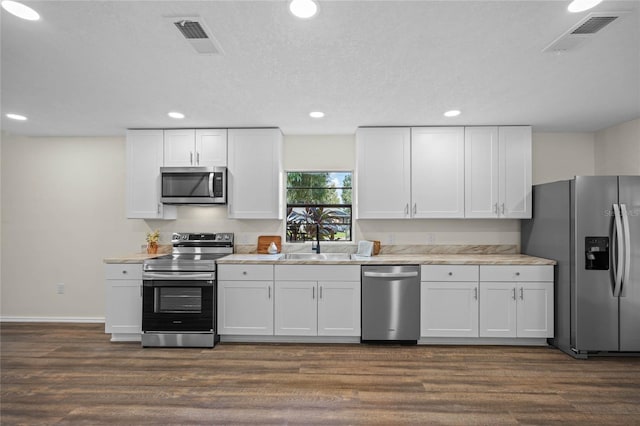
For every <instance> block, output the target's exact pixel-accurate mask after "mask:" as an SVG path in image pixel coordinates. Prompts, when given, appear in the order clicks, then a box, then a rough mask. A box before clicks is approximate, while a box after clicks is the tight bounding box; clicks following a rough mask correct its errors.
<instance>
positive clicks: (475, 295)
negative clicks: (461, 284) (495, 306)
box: [473, 287, 478, 300]
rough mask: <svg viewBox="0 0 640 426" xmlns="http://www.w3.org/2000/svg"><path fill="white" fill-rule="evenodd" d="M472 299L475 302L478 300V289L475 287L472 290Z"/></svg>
mask: <svg viewBox="0 0 640 426" xmlns="http://www.w3.org/2000/svg"><path fill="white" fill-rule="evenodd" d="M473 298H474V299H475V300H478V287H475V288H474V289H473Z"/></svg>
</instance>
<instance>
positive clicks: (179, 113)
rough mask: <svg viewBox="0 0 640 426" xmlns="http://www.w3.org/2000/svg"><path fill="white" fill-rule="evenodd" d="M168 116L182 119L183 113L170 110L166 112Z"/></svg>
mask: <svg viewBox="0 0 640 426" xmlns="http://www.w3.org/2000/svg"><path fill="white" fill-rule="evenodd" d="M167 115H168V116H169V117H171V118H175V119H178V120H180V119H182V118H184V114H183V113H181V112H177V111H171V112H170V113H169V114H167Z"/></svg>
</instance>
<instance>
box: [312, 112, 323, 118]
mask: <svg viewBox="0 0 640 426" xmlns="http://www.w3.org/2000/svg"><path fill="white" fill-rule="evenodd" d="M309 117H312V118H322V117H324V112H321V111H313V112H310V113H309Z"/></svg>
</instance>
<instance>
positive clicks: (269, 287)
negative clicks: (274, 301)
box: [267, 286, 271, 299]
mask: <svg viewBox="0 0 640 426" xmlns="http://www.w3.org/2000/svg"><path fill="white" fill-rule="evenodd" d="M267 288H268V289H269V299H271V286H268V287H267Z"/></svg>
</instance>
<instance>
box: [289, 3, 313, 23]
mask: <svg viewBox="0 0 640 426" xmlns="http://www.w3.org/2000/svg"><path fill="white" fill-rule="evenodd" d="M289 11H291V13H293V16H296V17H298V18H301V19H309V18H312V17H313V16H315V14H316V13H318V4H317V3H316V2H315V1H314V0H291V1H290V2H289Z"/></svg>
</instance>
